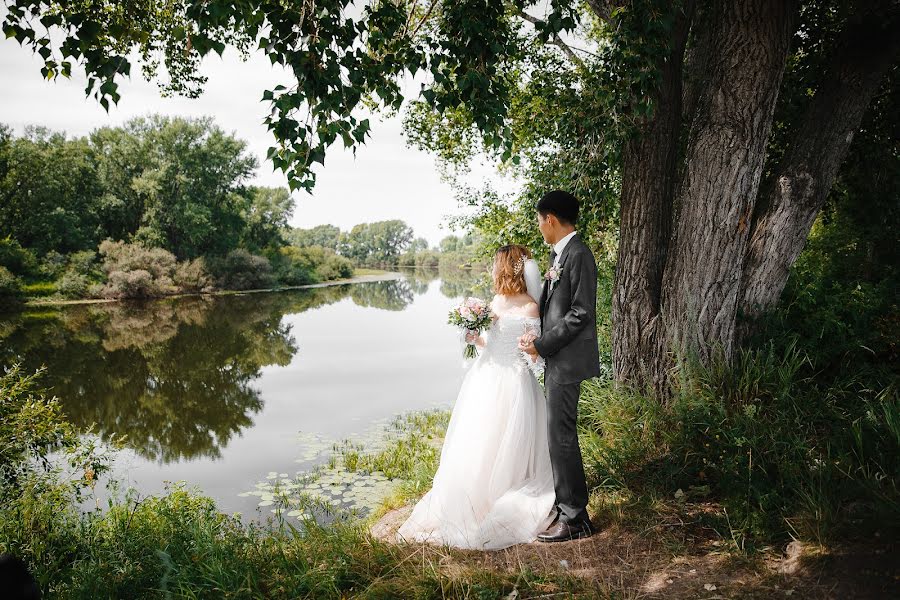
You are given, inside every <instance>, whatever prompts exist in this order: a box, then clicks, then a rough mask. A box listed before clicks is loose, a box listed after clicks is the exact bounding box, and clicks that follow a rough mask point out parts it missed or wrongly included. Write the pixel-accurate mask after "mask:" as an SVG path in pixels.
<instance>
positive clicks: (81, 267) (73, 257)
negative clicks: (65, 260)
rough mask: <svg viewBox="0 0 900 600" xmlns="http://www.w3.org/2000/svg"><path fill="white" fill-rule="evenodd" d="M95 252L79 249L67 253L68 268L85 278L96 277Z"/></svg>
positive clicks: (97, 274)
mask: <svg viewBox="0 0 900 600" xmlns="http://www.w3.org/2000/svg"><path fill="white" fill-rule="evenodd" d="M97 267H98V265H97V253H96V252H94V251H93V250H79V251H78V252H73V253H72V254H70V255H69V265H68V269H69V270H70V271H72V272H74V273H78V274H79V275H84V276H85V277H87V278H89V279H90V278H94V277H98V276H99V273H98V268H97Z"/></svg>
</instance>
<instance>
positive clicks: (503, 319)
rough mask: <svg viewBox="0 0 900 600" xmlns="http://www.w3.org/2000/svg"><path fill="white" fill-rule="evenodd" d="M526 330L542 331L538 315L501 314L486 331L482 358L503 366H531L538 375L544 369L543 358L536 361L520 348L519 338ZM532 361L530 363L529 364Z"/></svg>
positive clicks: (538, 333)
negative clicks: (527, 356)
mask: <svg viewBox="0 0 900 600" xmlns="http://www.w3.org/2000/svg"><path fill="white" fill-rule="evenodd" d="M526 331H531V332H532V333H534V334H535V335H540V333H541V320H540V318H538V317H529V316H525V315H515V314H506V315H499V316H498V318H497V320H496V321H494V324H493V325H491V328H490V329H488V330H487V331H486V332H484V333H483V334H482V335H483V336H484V348H483V349H482V360H483V361H487V362H493V363H496V364H499V365H503V366H515V367H522V368H530V369H531V370H532V372H534V373H535V374H536V375H537V374H539V373H540V372H541V371H543V360H542V359H539V361H538V363H534V362H533V361H532V360H531V359H530V358H526V356H525V355H524V354H523V353H522V351H521V350H519V338H520V337H521V336H522V334H524V333H525V332H526ZM529 363H530V364H529Z"/></svg>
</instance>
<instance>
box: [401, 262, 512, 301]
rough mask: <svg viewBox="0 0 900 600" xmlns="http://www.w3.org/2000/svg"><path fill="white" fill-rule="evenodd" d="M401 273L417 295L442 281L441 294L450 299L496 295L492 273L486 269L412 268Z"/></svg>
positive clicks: (402, 270) (404, 269)
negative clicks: (431, 284)
mask: <svg viewBox="0 0 900 600" xmlns="http://www.w3.org/2000/svg"><path fill="white" fill-rule="evenodd" d="M400 271H401V272H402V273H403V275H404V277H406V279H407V280H408V281H409V282H410V285H411V286H412V287H413V290H414V291H415V293H416V294H423V293H425V292H426V291H427V290H428V285H429V284H430V283H431V282H432V281H434V280H435V279H440V281H441V293H442V294H444V296H446V297H448V298H458V297H462V296H480V297H482V298H490V297H491V296H493V295H494V292H493V291H492V289H491V276H490V272H489V271H487V270H485V269H458V268H454V267H440V268H439V269H437V268H418V267H410V268H403V269H400Z"/></svg>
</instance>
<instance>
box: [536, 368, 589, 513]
mask: <svg viewBox="0 0 900 600" xmlns="http://www.w3.org/2000/svg"><path fill="white" fill-rule="evenodd" d="M544 387H545V388H546V390H547V430H548V431H547V437H548V441H549V444H550V464H551V466H552V467H553V486H554V488H555V489H556V506H557V509H558V511H559V518H560V520H562V521H563V522H566V523H573V524H576V523H582V522H585V521H589V518H588V513H587V503H588V490H587V482H586V481H585V477H584V463H583V462H582V459H581V447H580V446H579V445H578V430H577V428H576V426H577V421H578V396H579V395H580V393H581V382H580V381H579V382H577V383H566V384H560V383H556V382H555V381H553V379H551V378H550V377H547V376H545V377H544Z"/></svg>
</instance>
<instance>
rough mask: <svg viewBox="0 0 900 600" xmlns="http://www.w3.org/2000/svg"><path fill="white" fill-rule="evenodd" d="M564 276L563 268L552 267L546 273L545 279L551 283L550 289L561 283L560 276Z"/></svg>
mask: <svg viewBox="0 0 900 600" xmlns="http://www.w3.org/2000/svg"><path fill="white" fill-rule="evenodd" d="M561 274H562V267H550V268H549V269H547V272H546V273H544V279H545V280H547V281H549V282H550V287H551V288H552V287H553V284H555V283H557V282H558V281H559V276H560V275H561Z"/></svg>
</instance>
